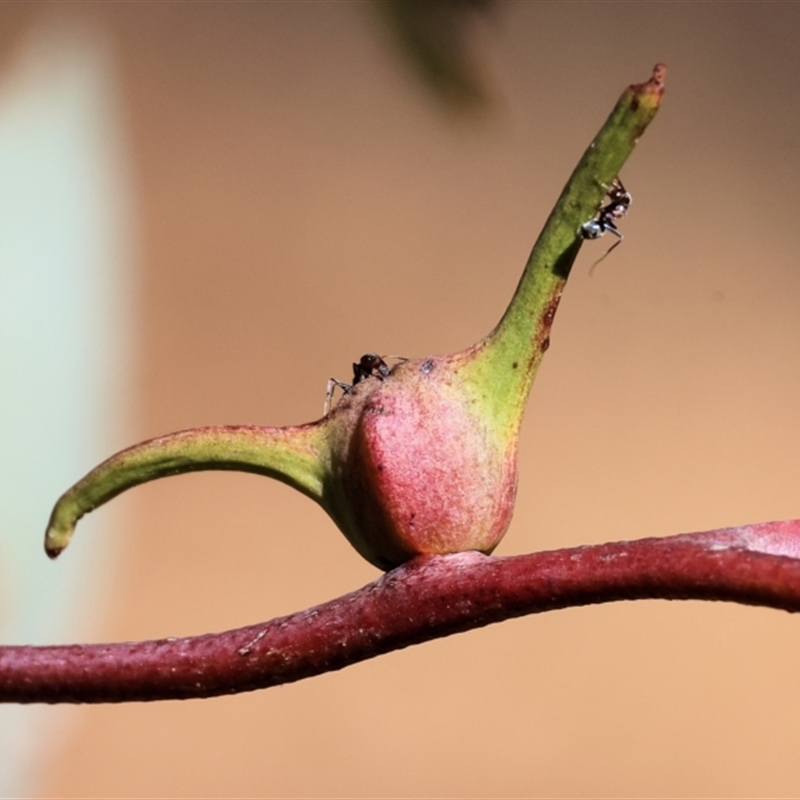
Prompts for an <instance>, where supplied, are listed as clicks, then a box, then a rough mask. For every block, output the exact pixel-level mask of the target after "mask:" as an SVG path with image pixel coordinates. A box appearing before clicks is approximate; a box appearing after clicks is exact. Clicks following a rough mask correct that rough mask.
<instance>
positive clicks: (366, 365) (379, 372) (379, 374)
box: [325, 353, 405, 414]
mask: <svg viewBox="0 0 800 800" xmlns="http://www.w3.org/2000/svg"><path fill="white" fill-rule="evenodd" d="M387 357H388V358H391V356H387ZM402 360H403V361H405V359H402ZM391 373H392V370H391V367H390V366H389V365H388V364H387V363H386V362H385V361H384V360H383V359H382V358H381V357H380V356H379V355H377V354H376V353H367V354H366V355H363V356H361V359H360V360H359V362H358V363H357V364H353V383H352V384H350V383H345V382H344V381H340V380H337V379H336V378H330V379H329V380H328V388H327V391H326V392H325V414H327V413H328V411H329V410H330V407H331V400H333V393H334V392H335V391H336V388H337V387H338V388H339V389H341V390H342V393H343V394H350V392H352V391H353V387H354V386H355V385H356V384H357V383H361V381H365V380H366V379H367V378H378V379H379V380H383V379H384V378H388V377H389V375H391Z"/></svg>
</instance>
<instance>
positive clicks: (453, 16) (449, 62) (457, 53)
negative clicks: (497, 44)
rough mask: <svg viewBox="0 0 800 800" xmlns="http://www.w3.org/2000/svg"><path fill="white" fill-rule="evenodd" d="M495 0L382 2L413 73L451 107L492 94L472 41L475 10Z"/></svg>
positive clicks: (378, 7) (380, 9)
mask: <svg viewBox="0 0 800 800" xmlns="http://www.w3.org/2000/svg"><path fill="white" fill-rule="evenodd" d="M492 6H493V0H378V1H377V2H374V3H371V4H370V7H371V8H373V9H374V10H375V11H376V12H377V15H378V17H379V18H380V19H381V20H382V22H383V23H384V25H385V27H386V28H387V29H388V31H389V32H390V33H391V35H392V37H393V39H394V40H395V42H396V43H397V44H398V45H399V47H400V50H401V52H402V54H403V56H404V58H405V60H406V62H407V63H408V64H409V66H411V67H412V68H413V69H414V71H415V72H416V73H417V74H418V75H419V77H420V78H421V79H422V81H423V82H424V83H425V85H426V86H427V87H428V88H429V89H430V90H431V91H432V92H433V94H434V95H435V96H436V97H437V99H438V100H439V101H440V102H442V103H443V104H445V105H446V106H447V107H449V108H452V109H459V110H460V109H466V108H474V107H475V106H481V105H484V104H485V103H486V101H487V100H488V97H489V93H488V91H487V88H486V86H485V82H484V80H483V79H482V77H481V70H480V69H479V65H478V62H477V59H476V58H475V55H474V52H473V48H472V46H471V42H470V29H471V26H472V25H473V24H474V21H475V17H476V15H477V14H480V13H483V14H485V13H486V12H487V11H488V10H489V9H490V8H491V7H492Z"/></svg>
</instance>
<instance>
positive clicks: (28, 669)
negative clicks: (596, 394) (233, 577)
mask: <svg viewBox="0 0 800 800" xmlns="http://www.w3.org/2000/svg"><path fill="white" fill-rule="evenodd" d="M644 598H661V599H667V600H727V601H733V602H738V603H747V604H750V605H762V606H770V607H772V608H779V609H784V610H786V611H799V610H800V520H792V521H788V522H772V523H764V524H761V525H750V526H743V527H740V528H727V529H722V530H716V531H709V532H705V533H691V534H684V535H681V536H672V537H667V538H662V539H642V540H639V541H635V542H619V543H612V544H603V545H593V546H588V547H577V548H570V549H565V550H556V551H552V552H545V553H533V554H530V555H524V556H511V557H505V558H495V557H491V556H484V555H480V554H478V553H458V554H455V555H448V556H432V557H420V558H418V559H415V560H413V561H410V562H408V563H407V564H404V565H403V566H401V567H398V568H397V569H395V570H393V571H392V572H389V573H387V574H385V575H383V576H382V577H380V578H379V579H378V580H376V581H375V582H374V583H371V584H369V585H367V586H364V587H363V588H361V589H359V590H358V591H355V592H352V593H351V594H348V595H345V596H343V597H339V598H337V599H336V600H331V601H330V602H328V603H324V604H322V605H320V606H317V607H315V608H312V609H308V610H306V611H301V612H299V613H296V614H291V615H289V616H287V617H281V618H278V619H274V620H272V621H270V622H264V623H261V624H258V625H251V626H249V627H246V628H240V629H238V630H233V631H227V632H225V633H217V634H208V635H204V636H193V637H189V638H183V639H162V640H158V641H149V642H134V643H120V644H89V645H64V646H47V647H31V646H8V647H0V701H2V702H16V703H111V702H126V701H134V700H135V701H144V700H167V699H185V698H191V697H214V696H218V695H224V694H234V693H237V692H246V691H252V690H254V689H263V688H266V687H268V686H276V685H278V684H282V683H290V682H292V681H297V680H301V679H302V678H308V677H310V676H312V675H319V674H321V673H323V672H328V671H330V670H336V669H341V668H342V667H346V666H348V665H349V664H354V663H356V662H358V661H364V660H365V659H368V658H373V657H374V656H378V655H381V654H383V653H388V652H391V651H392V650H398V649H401V648H403V647H408V646H409V645H412V644H419V643H420V642H425V641H428V640H430V639H436V638H439V637H442V636H449V635H450V634H453V633H458V632H461V631H466V630H470V629H472V628H479V627H481V626H483V625H489V624H491V623H493V622H500V621H502V620H505V619H509V618H511V617H518V616H522V615H524V614H535V613H540V612H542V611H551V610H553V609H558V608H567V607H569V606H580V605H588V604H590V603H607V602H611V601H614V600H638V599H644Z"/></svg>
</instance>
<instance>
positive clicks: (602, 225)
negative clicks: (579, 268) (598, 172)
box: [578, 178, 633, 274]
mask: <svg viewBox="0 0 800 800" xmlns="http://www.w3.org/2000/svg"><path fill="white" fill-rule="evenodd" d="M605 188H606V196H607V197H608V202H607V203H606V204H605V205H604V206H603V207H602V208H601V209H600V210H599V211H598V212H597V216H596V217H595V218H594V219H590V220H589V221H588V222H584V223H583V225H581V227H580V228H578V234H579V235H580V236H581V237H582V238H583V239H599V238H600V237H601V236H602V235H603V234H604V233H606V232H609V233H613V234H614V236H616V237H617V240H618V241H616V242H614V244H612V245H611V247H609V248H608V250H606V252H605V253H603V255H602V256H600V258H598V259H597V261H595V262H594V264H592V266H591V267H590V268H589V274H591V273H592V270H593V269H594V268H595V267H596V266H597V265H598V264H599V263H600V262H601V261H602V260H603V259H604V258H605V257H606V256H607V255H608V254H609V253H610V252H611V251H612V250H613V249H614V248H615V247H617V246H618V245H620V244H621V243H622V239H623V238H624V237H623V236H622V234H621V233H620V231H619V228H617V220H619V219H622V217H624V216H625V215H626V214H627V213H628V209H629V208H630V207H631V202H632V200H633V198H632V197H631V193H630V192H629V191H627V189H626V188H625V187H624V186H623V185H622V181H621V180H620V179H619V178H614V182H613V183H612V184H611V186H607V187H605Z"/></svg>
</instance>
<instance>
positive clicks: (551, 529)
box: [0, 2, 800, 797]
mask: <svg viewBox="0 0 800 800" xmlns="http://www.w3.org/2000/svg"><path fill="white" fill-rule="evenodd" d="M499 12H500V13H498V14H496V15H495V16H494V18H492V19H490V20H489V21H488V22H487V24H486V25H485V26H483V27H482V28H481V30H480V31H479V43H480V47H481V50H482V51H483V52H484V55H485V57H486V63H487V64H488V65H489V68H490V70H491V72H492V74H493V76H494V81H495V85H496V90H497V94H498V97H499V101H498V102H497V104H496V107H495V112H494V114H493V115H491V116H490V117H488V118H487V119H484V120H482V121H481V122H479V123H478V124H474V125H470V124H465V123H454V122H452V121H449V120H448V119H447V118H446V117H445V116H443V115H442V114H441V113H439V111H438V110H437V109H436V107H435V106H434V104H433V103H432V102H431V101H430V100H429V98H428V97H427V96H426V95H425V93H424V92H423V91H421V90H420V88H419V87H418V86H417V85H416V84H415V83H414V82H413V81H412V80H410V79H409V76H408V74H407V72H406V71H405V69H404V67H403V65H402V64H401V63H400V62H399V61H398V60H397V59H396V58H395V53H394V52H393V51H392V50H391V49H390V48H388V47H386V46H385V42H384V41H383V40H382V39H381V33H380V31H379V29H378V28H377V27H376V26H375V24H374V20H373V19H372V18H371V16H370V14H369V13H368V10H367V9H366V8H365V7H363V6H358V5H353V4H348V3H242V4H239V3H202V4H192V3H174V4H170V3H146V4H145V3H142V4H139V3H132V4H124V3H116V4H87V5H83V4H79V3H73V4H56V5H48V4H33V3H30V4H3V5H0V31H2V39H0V44H2V45H3V52H5V53H8V52H11V51H12V49H13V47H14V45H15V43H16V42H18V41H20V40H21V38H23V37H24V35H25V32H26V30H29V29H30V27H31V26H32V25H34V24H36V23H37V22H39V21H41V20H43V19H55V20H61V21H63V22H66V21H71V22H74V21H76V20H78V21H84V22H89V23H92V24H95V25H96V26H98V28H99V29H100V30H103V31H105V32H106V33H107V34H108V35H109V36H110V37H111V40H112V42H113V43H114V46H115V48H116V54H117V58H118V71H119V75H120V79H121V80H120V86H121V93H122V95H121V102H122V105H123V110H124V113H125V123H126V124H127V126H128V135H129V141H130V145H131V151H132V155H133V165H132V170H133V176H134V179H135V182H136V191H137V197H136V205H137V210H138V215H139V216H138V224H139V237H140V238H139V250H140V255H141V267H142V275H141V287H142V291H141V306H140V314H141V317H140V320H141V329H140V363H141V369H140V373H139V374H138V376H137V380H136V385H137V391H138V394H137V397H136V403H137V408H138V412H139V413H138V416H137V420H136V428H135V430H134V431H133V439H134V440H135V439H142V438H145V437H149V436H152V435H156V434H159V433H164V432H167V431H170V430H175V429H178V428H184V427H188V426H192V425H201V424H212V423H248V422H252V423H260V424H288V423H295V422H302V421H307V420H310V419H313V418H315V417H317V416H318V415H319V414H320V412H321V406H322V399H323V394H324V387H325V382H326V380H327V378H328V376H330V375H338V376H340V377H347V375H348V372H349V365H350V362H351V361H352V360H353V359H354V358H357V357H358V356H360V355H361V353H363V352H367V351H378V352H383V353H399V354H403V355H408V356H419V355H424V354H428V353H441V352H447V351H451V350H455V349H458V348H461V347H464V346H465V345H467V344H469V343H470V342H472V341H474V340H475V339H477V338H478V337H479V336H481V335H482V334H483V333H485V332H486V331H487V330H488V329H489V328H490V327H491V326H492V325H493V324H494V323H495V322H496V320H497V319H498V318H499V315H500V314H501V312H502V311H503V309H504V307H505V304H506V302H507V301H508V299H509V297H510V295H511V292H512V290H513V288H514V286H515V285H516V281H517V280H518V277H519V274H520V272H521V269H522V266H523V264H524V262H525V259H526V257H527V254H528V251H529V249H530V247H531V245H532V243H533V240H534V238H535V236H536V234H537V232H538V230H539V228H540V226H541V224H542V223H543V221H544V219H545V217H546V215H547V213H548V211H549V209H550V207H551V205H552V203H553V201H554V200H555V198H556V197H557V195H558V192H559V191H560V189H561V186H562V185H563V183H564V181H565V180H566V178H567V176H568V175H569V173H570V171H571V170H572V168H573V166H574V164H575V161H576V159H577V158H578V157H579V155H580V153H581V152H582V150H583V148H584V147H585V145H586V144H587V143H588V141H589V140H590V138H591V137H592V135H593V134H594V133H595V131H596V130H597V128H598V127H599V125H600V124H601V122H602V121H603V119H604V118H605V116H606V115H607V113H608V111H609V110H610V108H611V107H612V105H613V103H614V102H615V100H616V98H617V96H618V95H619V93H620V91H621V90H622V88H623V87H624V86H625V85H626V84H627V83H630V82H631V81H633V80H642V79H645V78H646V77H648V75H649V73H650V69H651V67H652V65H653V64H654V63H655V62H656V61H658V60H663V61H666V62H667V63H668V65H669V70H670V71H669V75H668V94H667V97H666V101H665V103H664V107H663V109H662V111H661V114H660V116H659V117H658V119H657V120H656V122H655V123H654V125H653V127H652V128H651V130H650V131H649V132H648V133H647V136H646V137H645V139H644V140H643V141H642V143H641V145H640V147H639V148H638V150H637V152H636V153H635V154H634V156H633V157H632V159H631V161H630V162H629V164H628V166H627V167H626V168H625V170H624V173H623V176H624V179H625V181H626V184H627V185H628V188H629V189H630V190H631V191H632V193H633V196H634V206H633V209H632V210H631V213H630V215H629V217H628V218H627V219H626V220H625V223H624V230H625V233H626V239H625V242H624V243H623V245H622V246H621V247H620V248H618V249H617V250H616V251H615V252H614V254H613V256H612V257H610V258H608V259H607V260H606V261H605V262H603V264H602V265H600V267H598V269H597V270H596V272H595V274H594V276H593V277H592V278H590V277H589V276H588V274H587V272H588V267H589V265H590V263H591V261H592V260H593V258H594V257H595V256H596V255H598V254H599V253H600V252H602V249H603V248H604V245H605V242H603V243H595V244H592V245H591V247H587V250H589V251H590V252H584V253H583V254H582V256H581V258H580V261H579V265H578V267H577V268H576V270H575V272H574V273H573V277H572V279H571V281H570V285H569V287H568V290H567V292H566V295H565V298H564V302H563V303H562V306H561V310H560V312H559V315H558V318H557V320H556V325H555V330H554V335H553V341H552V347H551V349H550V351H549V352H548V355H547V358H546V359H545V363H544V367H543V369H542V371H541V373H540V376H539V378H538V380H537V383H536V385H535V387H534V392H533V396H532V400H531V403H530V407H529V410H528V416H527V421H526V425H525V427H524V431H523V441H522V450H521V483H520V499H519V503H518V510H517V513H516V516H515V519H514V522H513V524H512V527H511V529H510V531H509V533H508V535H507V537H506V540H505V541H504V542H503V544H502V545H501V547H500V549H499V551H498V552H499V553H501V554H510V553H520V552H526V551H530V550H534V549H542V548H554V547H560V546H566V545H573V544H578V543H582V542H600V541H604V540H610V539H620V538H635V537H641V536H647V535H660V534H670V533H678V532H683V531H690V530H700V529H704V528H709V527H717V526H722V525H729V524H737V523H745V522H756V521H763V520H768V519H778V518H786V517H796V516H800V497H799V496H798V493H797V475H798V470H799V469H800V436H799V435H798V424H797V419H798V409H800V367H799V366H798V365H800V337H799V334H800V315H798V313H797V310H798V308H799V307H800V269H799V268H798V258H797V255H796V253H797V249H798V246H799V243H800V236H799V235H798V234H799V233H800V223H799V222H798V220H799V219H800V212H799V211H798V201H797V198H798V192H799V191H800V189H799V187H800V169H799V167H800V128H799V127H798V121H799V119H798V118H799V116H800V48H798V47H797V42H798V34H800V4H795V3H770V4H766V3H749V4H747V3H744V4H741V3H737V4H727V3H707V4H696V3H674V4H671V3H659V4H654V3H638V4H635V3H602V2H592V3H560V4H558V3H514V4H508V5H504V6H502V7H501V8H500V9H499ZM126 443H127V442H120V446H122V445H123V444H126ZM116 502H117V503H118V504H119V505H120V507H121V508H123V509H124V510H126V511H127V513H128V514H129V515H130V517H129V518H130V520H131V522H130V524H129V528H130V530H131V531H132V534H131V537H130V539H129V540H128V541H127V542H126V543H125V546H124V556H125V557H124V563H123V565H122V566H121V569H120V572H119V574H118V575H117V577H116V580H115V585H114V587H113V592H112V594H111V595H110V596H109V597H108V599H107V602H108V616H107V624H106V627H105V630H103V631H102V634H101V635H100V636H99V637H98V638H99V639H103V640H109V639H111V640H117V639H134V638H153V637H160V636H167V635H184V634H192V633H200V632H205V631H210V630H218V629H225V628H230V627H235V626H239V625H243V624H247V623H252V622H256V621H258V620H263V619H267V618H270V617H273V616H275V615H278V614H282V613H286V612H289V611H292V610H296V609H299V608H303V607H306V606H308V605H311V604H314V603H316V602H319V601H322V600H325V599H328V598H331V597H333V596H335V595H338V594H341V593H344V592H346V591H349V590H351V589H353V588H356V587H358V586H360V585H362V584H364V583H365V582H367V581H370V580H371V579H373V578H374V577H375V576H376V574H377V573H376V571H375V570H373V569H372V568H371V567H370V566H369V565H367V564H365V563H362V562H361V561H360V560H359V558H358V556H356V555H355V553H354V552H353V551H352V550H351V549H350V548H349V546H348V545H347V543H346V542H345V541H344V539H343V538H342V537H341V535H340V534H339V533H338V532H337V531H336V530H335V528H334V526H333V525H332V523H330V522H329V521H328V520H327V518H326V517H325V516H324V514H323V513H322V512H321V511H320V510H319V509H317V508H316V507H314V506H312V504H310V503H309V502H308V501H306V500H305V499H303V498H302V497H300V496H299V495H296V494H294V493H292V492H291V491H290V490H289V489H287V488H286V487H283V486H280V485H277V484H274V483H272V482H270V481H267V480H264V479H259V478H256V477H253V476H245V475H229V474H219V475H213V474H211V475H195V476H188V477H182V478H178V479H174V480H170V481H162V482H160V483H158V484H153V485H150V486H147V487H143V488H141V489H139V490H137V491H136V492H134V493H131V495H129V496H126V497H123V498H120V499H119V500H118V501H116ZM102 513H103V512H102V511H100V512H98V515H100V514H102ZM42 515H43V520H44V518H46V515H47V509H43V512H42ZM65 557H69V558H76V559H77V558H81V547H80V543H79V541H78V542H76V545H75V546H74V549H73V550H71V551H70V552H69V553H68V554H67V555H66V556H65ZM799 668H800V621H799V620H798V619H797V618H795V617H791V616H789V615H786V614H783V613H779V612H776V611H767V610H761V609H751V608H744V607H737V606H725V605H712V604H701V603H666V602H641V603H636V604H632V603H631V604H625V603H620V604H616V605H612V606H606V607H596V608H585V609H575V610H570V611H564V612H558V613H552V614H548V615H545V616H541V617H529V618H527V619H523V620H517V621H513V622H508V623H505V624H502V625H499V626H495V627H493V628H489V629H486V630H482V631H476V632H472V633H468V634H465V635H461V636H456V637H453V638H451V639H447V640H443V641H438V642H435V643H431V644H427V645H424V646H420V647H416V648H413V649H410V650H407V651H404V652H401V653H396V654H392V655H389V656H386V657H383V658H379V659H377V660H374V661H371V662H368V663H365V664H361V665H357V666H355V667H351V668H349V669H347V670H345V671H344V672H341V673H337V674H330V675H325V676H322V677H319V678H315V679H312V680H308V681H305V682H302V683H299V684H296V685H291V686H286V687H282V688H278V689H272V690H269V691H264V692H259V693H256V694H250V695H244V696H240V697H233V698H225V699H218V700H208V701H191V702H172V703H159V704H152V705H144V704H142V705H132V706H123V707H114V706H107V707H98V708H82V709H78V710H77V711H75V712H72V713H70V712H68V711H67V710H64V709H53V710H52V714H53V715H60V716H63V717H64V718H65V719H67V718H69V719H70V721H71V727H70V728H69V731H70V734H71V735H70V736H68V737H67V738H66V739H65V740H64V741H63V742H60V743H59V746H58V747H55V748H53V749H51V751H50V753H49V755H48V756H47V758H46V759H44V760H43V765H42V780H43V789H42V791H43V792H45V793H47V794H50V795H53V796H78V795H80V796H106V797H108V796H134V797H135V796H164V797H170V796H178V795H180V796H231V797H234V796H273V795H281V796H308V795H326V796H334V797H339V796H367V795H381V796H382V795H386V796H395V795H411V796H420V795H426V796H430V795H442V796H455V795H462V796H463V795H465V794H466V795H472V796H497V795H525V796H529V795H548V796H576V795H578V796H584V795H585V796H598V795H618V796H628V795H683V796H686V795H692V796H698V795H703V796H705V795H726V796H733V795H736V796H754V795H762V796H763V795H797V794H800V768H799V767H798V766H797V742H798V733H800V683H798V680H797V675H798V669H799Z"/></svg>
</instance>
